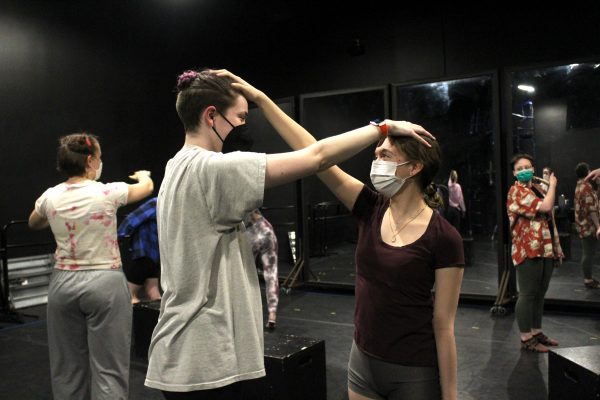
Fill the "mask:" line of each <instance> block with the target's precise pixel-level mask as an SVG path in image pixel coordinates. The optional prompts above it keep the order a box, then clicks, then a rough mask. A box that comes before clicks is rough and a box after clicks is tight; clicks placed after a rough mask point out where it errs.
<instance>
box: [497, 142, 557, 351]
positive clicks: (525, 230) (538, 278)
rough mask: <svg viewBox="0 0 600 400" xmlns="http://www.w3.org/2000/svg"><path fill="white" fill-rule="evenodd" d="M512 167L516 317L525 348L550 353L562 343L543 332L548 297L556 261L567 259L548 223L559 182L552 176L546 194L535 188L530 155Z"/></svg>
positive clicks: (509, 202) (509, 205)
mask: <svg viewBox="0 0 600 400" xmlns="http://www.w3.org/2000/svg"><path fill="white" fill-rule="evenodd" d="M511 167H512V169H513V175H514V176H515V178H516V180H517V181H516V182H515V184H514V185H512V186H511V188H510V190H509V192H508V199H507V202H506V210H507V212H508V219H509V222H510V231H511V237H512V260H513V263H514V265H515V269H516V271H517V282H518V285H519V298H518V300H517V304H516V307H515V313H516V316H517V323H518V325H519V331H520V333H521V348H522V349H524V350H527V351H532V352H537V353H546V352H548V347H547V346H557V345H558V342H557V341H556V340H554V339H551V338H549V337H548V336H546V335H545V334H544V333H543V332H542V314H543V311H544V296H545V295H546V291H547V290H548V285H549V284H550V278H551V277H552V271H553V265H554V263H553V259H558V260H562V258H564V256H563V254H562V250H561V248H560V243H559V238H558V235H557V234H554V235H553V234H551V229H550V226H549V223H548V222H549V220H550V219H551V214H552V210H553V208H554V200H555V196H556V184H557V179H556V177H555V176H554V174H550V177H549V185H548V191H547V192H546V193H544V191H543V189H542V188H541V187H538V186H537V185H534V184H533V178H534V176H533V172H534V169H533V158H532V157H531V156H530V155H528V154H517V155H515V156H514V157H513V159H512V160H511ZM552 228H554V227H552ZM552 231H553V232H556V230H555V229H552Z"/></svg>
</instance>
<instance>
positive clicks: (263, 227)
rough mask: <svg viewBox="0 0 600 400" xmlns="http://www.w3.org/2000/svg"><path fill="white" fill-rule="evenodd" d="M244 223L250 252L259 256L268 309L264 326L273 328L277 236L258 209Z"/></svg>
mask: <svg viewBox="0 0 600 400" xmlns="http://www.w3.org/2000/svg"><path fill="white" fill-rule="evenodd" d="M244 223H245V225H246V234H247V235H248V240H249V242H250V245H251V246H252V254H253V255H254V258H255V259H256V258H257V257H259V256H260V262H261V264H262V268H263V277H264V278H265V286H266V287H265V293H266V296H267V309H268V310H269V317H268V319H267V324H266V327H267V328H268V329H270V330H273V329H275V323H276V321H277V304H278V303H279V279H278V277H277V248H278V247H277V237H276V236H275V231H274V230H273V226H271V224H270V223H269V221H267V219H266V218H265V217H264V216H263V215H262V214H261V212H260V211H258V209H256V210H254V211H252V212H251V213H250V214H248V218H247V219H246V221H244Z"/></svg>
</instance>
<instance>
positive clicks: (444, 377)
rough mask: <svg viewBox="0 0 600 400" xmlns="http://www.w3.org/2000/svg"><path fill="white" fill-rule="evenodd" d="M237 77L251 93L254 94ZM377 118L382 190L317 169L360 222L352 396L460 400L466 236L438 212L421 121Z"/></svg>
mask: <svg viewBox="0 0 600 400" xmlns="http://www.w3.org/2000/svg"><path fill="white" fill-rule="evenodd" d="M233 79H234V80H235V82H236V83H235V85H236V86H235V87H236V89H239V90H241V91H242V92H244V93H245V94H247V97H250V98H251V97H252V95H253V93H255V92H256V91H257V89H255V88H254V87H252V86H251V85H249V84H248V83H247V82H245V81H243V80H241V79H240V78H239V77H235V76H233ZM371 124H372V125H374V126H375V127H376V128H378V129H379V132H380V134H381V135H382V137H383V139H382V141H381V142H380V143H379V145H378V146H377V149H376V150H375V156H376V160H375V161H373V165H372V167H371V180H372V182H373V185H374V186H375V188H376V189H377V190H378V192H376V191H374V190H372V189H371V188H370V187H368V186H366V185H365V184H363V183H362V182H360V181H358V180H357V179H355V178H353V177H352V176H350V175H348V174H346V173H345V172H343V171H342V170H341V169H340V168H338V167H336V166H333V167H331V168H329V169H327V170H325V171H324V172H321V173H319V174H317V175H318V176H319V178H320V179H321V180H322V181H323V182H324V183H325V184H326V185H327V186H328V187H329V189H330V190H331V191H332V192H333V193H334V194H335V195H336V197H337V198H338V199H339V200H340V201H341V202H342V203H343V204H344V205H345V206H346V207H347V208H348V209H349V210H352V212H353V214H354V215H355V216H356V218H357V219H358V222H359V237H358V245H357V249H356V310H355V317H354V324H355V334H354V343H353V346H352V349H351V351H350V362H349V365H348V396H349V399H350V400H362V399H381V398H386V399H399V398H402V399H413V400H420V399H423V400H425V399H427V400H431V399H441V398H442V396H443V398H444V399H445V400H456V399H457V392H458V390H457V362H456V342H455V339H454V319H455V316H456V310H457V307H458V297H459V294H460V285H461V282H462V276H463V267H464V254H463V245H462V238H461V236H460V234H459V233H458V232H457V231H456V229H454V227H452V225H450V223H449V222H448V221H446V220H445V219H444V218H442V217H441V216H440V215H439V214H438V213H437V212H435V211H434V210H433V208H436V207H438V206H439V205H440V203H441V198H440V196H439V195H438V194H437V191H436V189H435V186H434V185H433V183H432V180H433V178H434V176H435V175H436V173H437V171H438V168H439V165H440V163H441V154H440V147H439V145H438V144H437V142H436V141H435V138H434V137H433V136H432V135H431V134H430V133H429V132H427V131H426V130H425V129H423V128H422V127H421V126H419V125H415V124H412V123H410V122H406V121H390V120H385V121H384V122H382V123H376V122H372V123H371ZM388 130H389V131H390V133H391V132H394V134H395V136H389V137H388V136H387V133H388ZM400 135H402V137H400ZM281 136H282V137H283V139H284V140H285V141H286V142H287V143H288V144H289V145H290V146H291V147H292V148H293V149H294V150H296V149H301V148H304V147H306V146H309V145H311V144H312V143H314V142H316V140H315V138H313V137H312V136H311V135H310V133H308V132H307V131H306V130H304V129H303V128H302V127H298V129H288V130H287V131H285V132H281ZM434 284H435V296H432V288H433V286H434Z"/></svg>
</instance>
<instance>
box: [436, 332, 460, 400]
mask: <svg viewBox="0 0 600 400" xmlns="http://www.w3.org/2000/svg"><path fill="white" fill-rule="evenodd" d="M435 342H436V346H437V356H438V368H439V372H440V386H441V389H442V399H443V400H456V399H457V398H458V387H457V361H456V359H457V356H456V340H455V338H454V332H453V330H451V329H443V330H442V329H436V330H435Z"/></svg>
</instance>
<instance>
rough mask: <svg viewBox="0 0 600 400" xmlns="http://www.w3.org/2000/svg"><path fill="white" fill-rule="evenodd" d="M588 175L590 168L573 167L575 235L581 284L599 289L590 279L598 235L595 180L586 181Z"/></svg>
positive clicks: (599, 231)
mask: <svg viewBox="0 0 600 400" xmlns="http://www.w3.org/2000/svg"><path fill="white" fill-rule="evenodd" d="M589 173H590V166H589V165H588V164H586V163H579V164H577V167H575V174H576V175H577V186H576V187H575V224H576V228H577V233H578V234H579V237H580V238H581V248H582V255H581V270H582V272H583V284H584V285H585V287H587V288H591V289H599V288H600V282H598V281H597V280H596V279H594V278H593V277H592V261H593V259H594V253H595V251H596V242H597V238H596V236H597V235H598V233H600V224H599V223H598V211H599V210H600V207H599V205H598V193H597V192H596V189H597V183H596V180H595V179H591V180H589V181H586V180H585V179H584V178H585V177H586V176H587V175H588V174H589Z"/></svg>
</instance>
